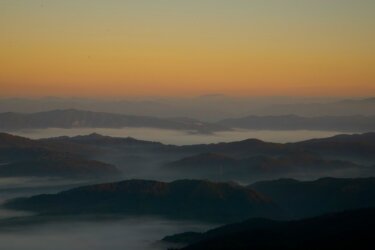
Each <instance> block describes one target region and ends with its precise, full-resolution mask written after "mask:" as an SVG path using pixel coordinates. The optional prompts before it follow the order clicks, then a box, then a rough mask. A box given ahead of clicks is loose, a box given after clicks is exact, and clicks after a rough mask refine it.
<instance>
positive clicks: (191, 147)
mask: <svg viewBox="0 0 375 250" xmlns="http://www.w3.org/2000/svg"><path fill="white" fill-rule="evenodd" d="M107 129H108V128H107ZM44 130H45V131H44ZM147 130H149V131H152V132H150V134H151V135H153V136H156V137H150V138H149V139H148V138H147V136H148V134H147V132H146V133H141V132H140V131H147ZM158 130H160V131H161V132H162V133H161V134H158V133H155V131H158ZM51 131H52V132H54V133H56V132H58V133H57V134H56V136H54V137H53V136H51V137H49V136H42V134H43V133H45V135H50V134H51ZM94 131H96V132H94ZM134 131H136V132H135V133H134ZM305 131H308V130H305ZM12 132H14V134H11V133H9V132H6V133H5V132H3V133H0V194H1V198H0V202H1V210H0V239H1V242H2V243H1V249H16V250H20V249H50V248H51V245H56V246H55V247H54V249H114V250H116V249H146V250H147V249H150V250H152V249H165V250H167V249H248V248H249V247H250V246H254V249H280V246H281V249H298V244H302V243H301V242H311V244H310V247H311V249H315V248H314V246H315V247H316V246H319V247H320V246H321V244H327V248H324V247H323V248H322V249H339V248H340V247H341V246H345V245H348V244H349V243H350V241H353V240H359V239H360V240H361V241H363V242H364V243H366V242H367V240H368V239H370V234H369V230H370V228H371V227H370V226H371V225H372V224H371V223H375V209H372V207H375V199H374V198H375V177H373V176H374V173H375V134H374V133H372V132H366V133H351V134H340V133H339V132H335V133H333V134H327V136H324V135H325V134H324V133H323V134H319V133H315V132H314V131H309V132H310V133H303V132H301V131H272V130H271V131H270V132H271V133H270V134H269V135H268V137H267V136H266V137H267V138H269V139H270V140H269V141H266V140H260V139H254V138H249V137H248V135H249V134H247V133H242V134H237V136H239V137H241V140H236V139H237V138H239V137H236V136H233V137H232V139H231V140H230V137H227V139H228V140H226V139H225V137H223V136H220V134H219V135H217V134H216V133H220V132H215V133H214V134H206V135H205V134H199V135H197V134H190V133H188V131H187V130H182V131H176V130H168V129H161V128H159V129H156V128H148V129H147V128H133V129H132V128H122V129H121V133H120V135H124V134H126V135H127V136H114V135H116V134H110V133H106V134H99V133H98V132H108V130H106V128H85V126H84V127H83V128H79V129H77V128H64V129H61V128H60V129H59V128H45V129H38V130H35V131H33V130H31V131H29V133H28V134H25V133H23V132H22V130H16V131H12ZM84 132H92V133H88V134H87V133H86V134H84ZM132 132H133V134H132ZM259 132H261V133H267V131H258V132H257V133H258V135H260V133H259ZM272 132H273V133H272ZM292 132H295V133H302V134H303V136H304V137H309V136H310V137H311V138H304V140H298V139H296V138H298V136H297V137H295V138H293V136H290V135H291V133H292ZM59 133H65V135H63V134H59ZM81 133H82V134H81ZM173 133H180V134H183V133H184V137H187V138H188V137H189V136H199V137H201V140H202V141H203V140H205V139H206V138H209V137H212V136H214V137H215V136H216V137H217V140H218V141H220V142H210V143H199V144H194V143H192V142H193V141H194V140H193V141H190V143H187V142H188V141H189V139H187V140H184V139H181V138H183V137H178V139H181V140H180V143H178V144H173V143H172V142H173V140H176V138H174V139H173ZM253 133H254V132H253ZM283 133H284V135H283V136H284V137H285V138H289V141H288V140H287V139H286V140H281V141H280V140H279V139H280V136H281V135H282V134H283ZM285 133H286V134H285ZM329 133H332V131H331V132H329ZM15 134H18V135H15ZM21 134H22V135H23V136H20V135H21ZM66 134H67V135H68V136H67V135H66ZM155 134H156V135H155ZM24 135H30V138H33V139H30V138H28V137H25V136H24ZM130 135H131V136H136V135H143V137H142V136H141V138H142V139H139V138H134V137H130ZM272 135H274V136H275V137H274V138H273V139H272ZM168 137H171V138H172V139H168ZM156 138H158V139H160V140H161V141H163V142H159V141H157V140H155V139H156ZM184 142H185V143H186V144H184ZM362 220H363V223H366V226H363V225H361V227H362V228H361V230H362V231H363V232H362V231H360V232H361V234H359V233H358V231H355V228H356V227H358V226H359V224H360V222H362ZM343 221H345V223H346V224H345V223H344V222H343ZM343 223H344V224H343ZM341 226H342V227H343V228H344V229H345V228H346V229H348V230H344V229H342V231H340V230H337V232H336V235H333V236H332V235H331V232H330V231H329V230H326V231H324V230H321V227H327V228H332V227H333V228H335V230H336V227H341ZM353 227H354V229H353ZM349 229H351V230H352V231H350V230H349ZM304 230H305V231H304ZM353 230H354V231H353ZM297 232H298V233H299V234H300V239H299V240H295V239H289V238H288V237H289V236H287V235H288V234H289V233H290V234H297ZM308 232H314V235H315V238H314V237H310V238H309V236H308V235H309V234H310V233H308ZM275 235H278V236H275ZM343 235H344V236H345V237H346V239H347V240H346V241H338V239H337V237H339V238H340V237H343ZM327 237H332V239H331V240H327V239H326V238H327ZM335 237H336V238H335ZM358 237H359V238H358ZM18 238H22V241H17V239H18ZM357 238H358V239H357ZM260 239H261V240H260ZM286 239H287V240H286ZM270 242H272V244H271V243H270ZM328 246H329V247H328ZM220 247H222V248H220ZM304 249H310V248H305V247H304Z"/></svg>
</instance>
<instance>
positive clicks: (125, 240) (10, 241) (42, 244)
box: [0, 218, 214, 250]
mask: <svg viewBox="0 0 375 250" xmlns="http://www.w3.org/2000/svg"><path fill="white" fill-rule="evenodd" d="M213 226H214V225H208V224H202V223H198V222H186V221H169V220H164V219H157V218H131V219H122V220H116V221H115V220H106V221H103V220H99V221H81V220H77V221H71V220H68V221H66V222H61V221H60V222H54V223H52V222H51V223H44V224H37V226H26V227H11V228H5V229H4V228H1V226H0V230H1V231H0V242H1V249H8V250H10V249H11V250H21V249H29V250H51V249H54V250H66V249H72V250H86V249H87V250H105V249H111V250H124V249H134V250H137V249H139V250H157V249H164V250H165V249H167V248H168V246H167V245H165V244H162V243H161V242H159V241H160V240H161V239H162V238H163V237H164V236H165V235H168V234H174V233H181V232H185V231H204V230H207V229H208V228H211V227H213ZM20 239H22V240H20Z"/></svg>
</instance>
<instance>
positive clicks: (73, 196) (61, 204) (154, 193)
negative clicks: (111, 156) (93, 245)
mask: <svg viewBox="0 0 375 250" xmlns="http://www.w3.org/2000/svg"><path fill="white" fill-rule="evenodd" d="M4 206H5V207H6V208H8V209H17V210H27V211H33V212H37V213H40V214H48V215H61V214H75V215H79V214H95V213H101V214H103V213H107V214H113V213H119V214H125V215H157V216H166V217H172V218H181V219H200V220H206V221H222V222H230V221H232V222H233V221H237V220H243V219H245V218H249V217H259V216H261V217H280V216H282V211H281V210H280V209H279V208H278V207H277V206H276V205H275V204H274V203H273V202H271V201H270V200H269V199H267V198H265V197H264V196H262V195H260V194H258V193H257V192H255V191H253V190H251V189H249V188H246V187H243V186H239V185H236V184H232V183H214V182H209V181H194V180H181V181H174V182H170V183H165V182H157V181H145V180H129V181H122V182H117V183H107V184H99V185H92V186H85V187H80V188H76V189H71V190H69V191H64V192H61V193H58V194H50V195H38V196H33V197H31V198H19V199H15V200H11V201H8V202H7V203H5V205H4Z"/></svg>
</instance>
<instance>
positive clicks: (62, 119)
mask: <svg viewBox="0 0 375 250" xmlns="http://www.w3.org/2000/svg"><path fill="white" fill-rule="evenodd" d="M124 127H137V128H142V127H147V128H159V129H172V130H184V131H190V132H193V133H214V132H219V131H228V130H233V129H236V128H241V129H254V130H325V131H343V132H371V131H375V115H373V116H363V115H350V116H317V117H303V116H297V115H279V116H246V117H241V118H231V119H225V120H221V121H218V122H204V121H201V120H196V119H191V118H181V117H180V118H178V117H177V118H176V117H175V118H158V117H151V116H135V115H124V114H114V113H103V112H93V111H82V110H75V109H67V110H52V111H46V112H39V113H28V114H25V113H12V112H6V113H0V129H1V130H6V131H17V130H20V129H45V128H124Z"/></svg>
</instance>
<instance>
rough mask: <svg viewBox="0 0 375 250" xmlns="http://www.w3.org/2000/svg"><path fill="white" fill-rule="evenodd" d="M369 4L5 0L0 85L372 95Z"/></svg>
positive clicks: (374, 65)
mask: <svg viewBox="0 0 375 250" xmlns="http://www.w3.org/2000/svg"><path fill="white" fill-rule="evenodd" d="M140 2H142V3H140ZM156 2H158V3H156ZM265 2H268V3H265ZM312 2H314V3H312ZM297 3H299V4H297ZM296 4H297V5H296ZM374 7H375V4H374V3H373V1H366V0H363V1H332V2H331V3H326V1H320V0H318V1H292V0H288V1H285V2H283V4H281V3H280V1H272V0H270V1H249V2H247V3H246V2H245V1H222V0H218V1H213V0H202V1H194V0H193V1H186V2H183V1H173V2H172V1H160V2H159V1H151V0H145V1H124V2H119V1H96V0H94V1H85V0H78V1H70V0H68V1H2V2H1V3H0V34H1V37H2V39H0V66H1V68H0V96H47V95H49V96H51V95H53V96H98V97H100V96H103V97H105V96H142V95H143V96H146V95H147V96H150V95H158V96H186V95H200V94H208V93H223V94H230V95H240V96H243V95H249V96H251V95H256V96H259V95H262V96H273V95H279V96H280V95H300V96H304V95H306V96H319V95H320V96H327V95H330V96H370V95H375V31H374V29H373V27H374V26H375V17H374V15H372V11H371V10H372V9H373V8H374Z"/></svg>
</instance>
